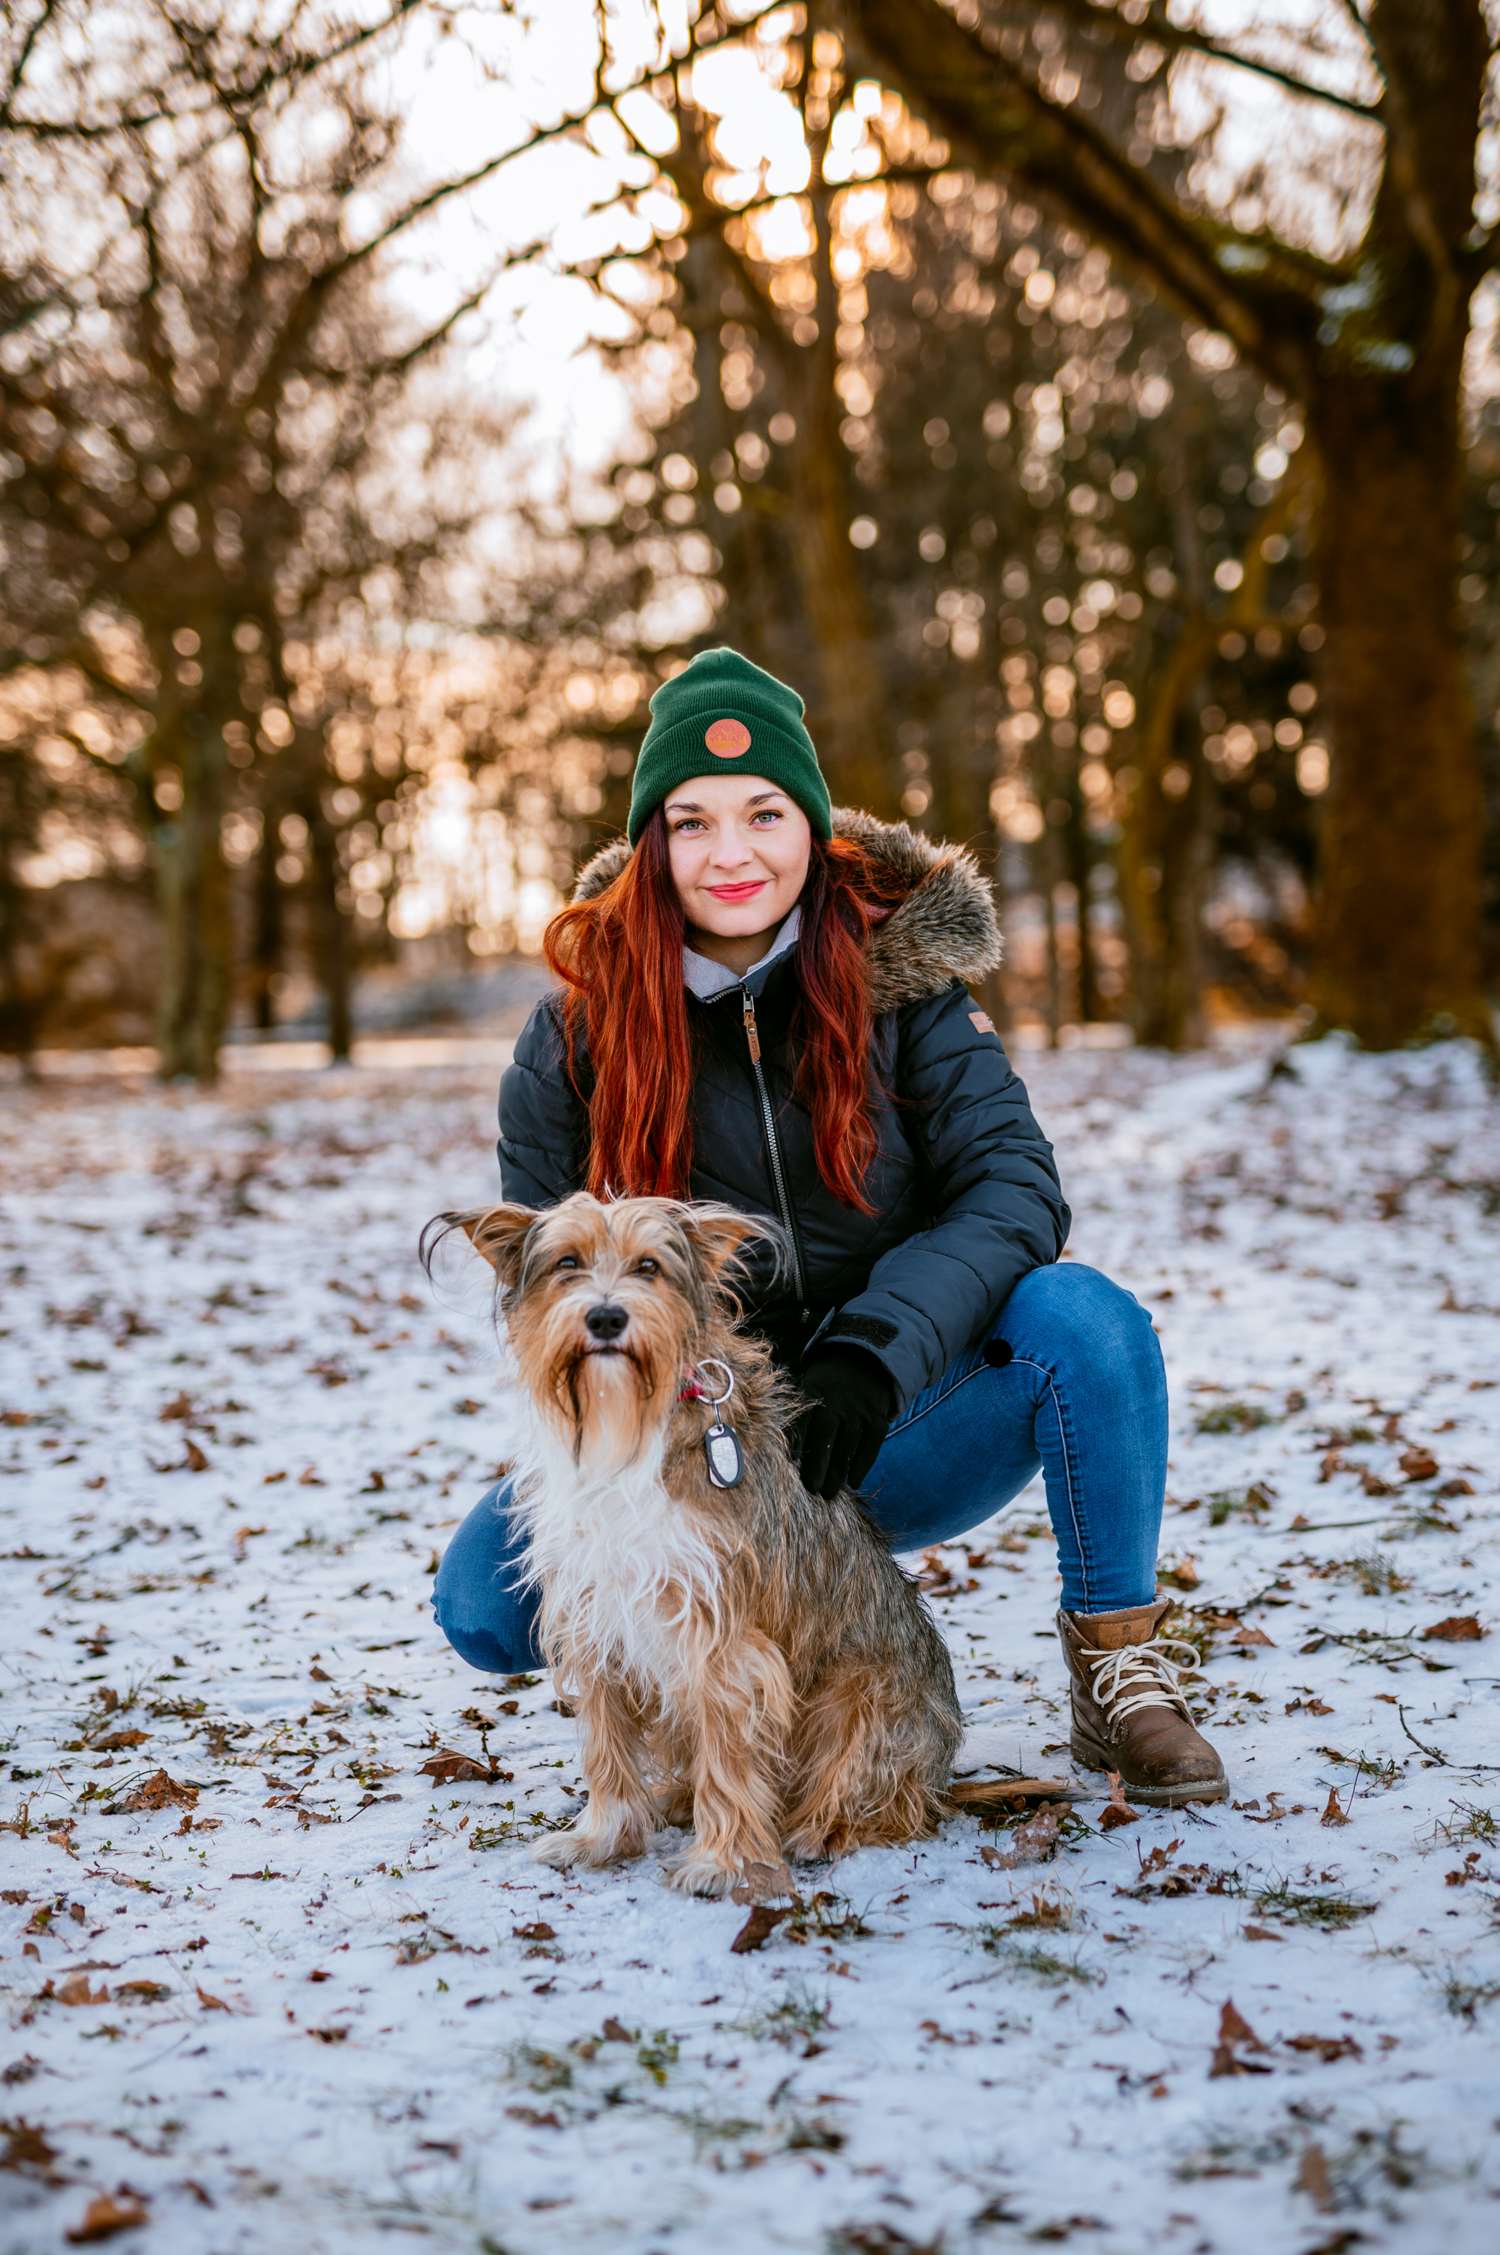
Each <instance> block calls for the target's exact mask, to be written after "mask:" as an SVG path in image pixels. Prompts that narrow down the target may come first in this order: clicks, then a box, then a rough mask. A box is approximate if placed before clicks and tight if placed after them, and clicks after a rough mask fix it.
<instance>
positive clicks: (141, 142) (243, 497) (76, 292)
mask: <svg viewBox="0 0 1500 2255" xmlns="http://www.w3.org/2000/svg"><path fill="white" fill-rule="evenodd" d="M1497 20H1500V19H1497V11H1496V10H1495V8H1494V7H1493V6H1489V7H1485V6H1482V5H1481V4H1480V0H1362V5H1358V6H1357V5H1356V0H1267V4H1265V5H1255V4H1247V0H1197V4H1183V0H1168V4H1166V5H1163V4H1161V0H1118V4H1110V0H1047V4H1045V5H1030V4H1025V0H982V4H980V0H952V4H949V5H945V4H944V0H863V4H860V5H835V4H833V0H799V4H797V5H777V6H770V7H766V6H762V7H758V8H756V7H752V6H748V5H742V6H732V5H727V4H726V5H721V6H716V7H711V6H701V5H698V4H697V0H683V4H681V5H665V4H662V5H648V4H647V0H545V4H542V0H530V4H528V5H508V4H505V0H473V4H458V0H353V4H344V5H338V6H331V5H322V4H320V0H234V4H225V0H174V4H171V5H168V4H165V0H108V4H106V5H102V6H101V5H99V4H97V0H94V4H92V5H85V4H84V0H18V5H17V6H16V7H15V8H14V9H12V10H10V11H8V12H7V17H6V25H5V29H4V31H3V33H0V1047H3V1049H4V1050H6V1051H8V1052H10V1053H12V1054H14V1055H15V1056H18V1057H20V1058H21V1059H22V1060H23V1061H25V1060H28V1059H30V1058H32V1057H33V1056H34V1055H35V1054H36V1053H37V1052H39V1051H44V1050H47V1049H50V1048H52V1047H55V1046H65V1045H73V1046H77V1045H87V1046H91V1047H98V1046H105V1045H110V1044H119V1043H133V1044H137V1045H143V1044H149V1045H153V1046H154V1054H155V1062H156V1064H157V1067H158V1069H159V1070H160V1071H161V1073H162V1074H163V1075H164V1076H165V1077H167V1078H178V1077H183V1076H186V1077H190V1078H194V1079H198V1080H209V1079H211V1078H212V1077H213V1076H214V1074H215V1072H216V1070H217V1067H218V1063H219V1060H220V1057H221V1053H222V1052H223V1050H224V1047H225V1044H226V1043H242V1042H244V1041H247V1040H254V1039H257V1038H265V1037H268V1036H273V1035H276V1034H278V1033H279V1034H282V1035H285V1034H287V1033H289V1032H290V1033H297V1032H301V1033H312V1034H316V1035H318V1036H319V1038H321V1039H322V1040H324V1041H325V1042H326V1043H327V1045H328V1049H329V1053H330V1054H331V1055H333V1056H335V1057H343V1056H347V1055H348V1054H349V1053H350V1050H351V1045H352V1043H353V1041H354V1039H355V1034H356V1029H357V1028H358V1027H361V1026H369V1027H376V1028H381V1027H384V1028H397V1027H410V1026H412V1025H432V1024H436V1023H439V1022H441V1021H443V1020H445V1019H447V1020H459V1021H464V1022H467V1021H469V1020H471V1019H473V1018H475V1017H480V1018H487V1019H488V1018H492V1017H493V1016H494V1014H495V1013H496V1012H498V1013H499V1014H500V1015H501V1017H502V1018H503V1017H504V1016H505V1015H506V1014H507V1013H509V1014H510V1015H511V1016H512V1017H513V1015H514V1011H515V1009H516V1007H517V1005H518V1002H519V1001H520V1000H524V999H527V998H529V995H530V994H531V992H533V991H534V990H535V987H536V985H537V983H538V980H539V978H540V975H541V974H540V967H539V965H538V963H537V950H538V947H539V942H540V934H541V930H542V927H543V926H544V924H545V922H546V919H547V916H548V914H549V913H550V911H551V910H552V908H554V907H555V906H556V905H557V903H558V902H559V900H561V899H563V898H566V896H567V891H568V888H569V885H570V882H571V873H572V871H573V869H574V867H575V866H576V864H577V862H578V860H579V858H580V857H581V856H582V855H583V854H584V853H586V852H587V851H588V850H589V849H590V848H591V847H592V846H593V845H594V844H597V843H598V842H599V840H600V839H601V838H602V837H604V836H607V835H609V834H611V833H612V832H614V831H616V830H618V829H619V828H620V827H621V826H622V825H623V819H624V812H625V807H626V803H627V799H628V789H629V772H630V767H631V764H632V761H633V758H634V754H635V751H636V749H637V747H638V745H639V742H640V739H641V737H642V735H643V733H644V730H645V726H646V723H647V719H648V712H647V704H648V699H649V697H650V695H651V692H652V691H653V690H654V688H655V687H656V686H657V685H658V683H659V682H660V681H661V680H663V679H664V678H666V677H667V676H668V675H669V674H670V673H671V672H672V671H674V670H676V669H677V668H678V667H679V666H681V665H682V664H683V663H685V662H686V660H687V659H688V657H689V656H690V655H691V654H692V653H693V651H694V650H696V649H699V648H702V647H705V646H708V645H710V644H712V643H715V642H719V641H729V642H732V643H733V644H734V645H735V646H736V647H738V648H739V649H741V650H743V651H745V652H746V653H747V654H748V655H751V656H753V657H754V658H756V659H757V660H758V661H759V662H760V663H762V664H764V665H767V666H768V667H770V668H771V669H772V670H773V671H774V672H776V673H778V674H779V675H781V676H782V677H783V678H785V679H787V680H789V681H791V682H793V683H794V684H796V685H797V686H798V687H799V688H801V689H802V691H803V693H804V695H805V696H806V698H807V704H808V718H809V723H810V725H811V727H812V729H813V733H814V737H815V740H816V742H817V744H818V747H819V752H820V757H821V759H822V762H823V765H824V768H825V771H826V772H827V774H828V776H829V778H830V783H831V787H832V790H833V795H834V798H835V800H836V801H844V802H850V803H858V804H862V805H865V806H868V807H870V808H872V809H874V810H875V811H876V812H878V813H880V814H882V815H885V816H888V817H898V816H899V817H904V818H906V819H909V820H910V821H912V822H913V823H915V824H918V825H920V826H921V827H923V828H924V829H926V830H928V831H929V832H931V833H932V834H935V835H940V836H946V837H951V838H956V839H962V840H963V841H965V842H966V843H968V844H969V845H970V846H972V847H973V848H974V849H975V851H976V852H977V853H978V854H979V856H980V858H981V860H982V861H983V863H984V865H985V867H986V868H987V870H988V871H989V872H990V873H991V874H992V876H993V878H994V880H995V883H996V885H997V888H998V891H999V894H1000V898H1001V910H1002V916H1003V918H1004V921H1005V924H1006V928H1007V933H1008V941H1009V945H1008V961H1007V964H1006V966H1005V968H1004V970H1003V971H1002V972H1001V973H1000V974H998V975H997V977H996V979H995V981H994V982H993V991H992V992H990V993H989V994H988V996H987V998H986V999H987V1000H988V1001H989V1003H990V1006H991V1008H992V1009H993V1010H994V1011H995V1012H996V1013H997V1014H998V1015H999V1017H1000V1019H1001V1021H1002V1022H1003V1023H1004V1024H1005V1025H1006V1026H1008V1027H1015V1026H1017V1025H1026V1026H1028V1027H1030V1028H1032V1029H1040V1038H1042V1039H1044V1040H1046V1041H1048V1042H1051V1043H1056V1042H1058V1041H1061V1040H1065V1039H1068V1038H1072V1037H1073V1033H1074V1031H1075V1030H1076V1029H1083V1028H1090V1027H1102V1026H1113V1027H1116V1028H1119V1029H1121V1032H1122V1034H1123V1036H1124V1037H1125V1038H1131V1039H1134V1040H1136V1041H1138V1042H1143V1043H1154V1044H1160V1045H1162V1046H1164V1047H1166V1048H1170V1049H1177V1048H1184V1047H1190V1046H1193V1045H1195V1044H1198V1043H1201V1042H1202V1041H1204V1040H1205V1039H1207V1038H1208V1037H1209V1035H1210V1034H1211V1031H1212V1029H1213V1027H1214V1026H1215V1025H1216V1024H1218V1023H1220V1022H1222V1021H1223V1020H1225V1019H1230V1018H1236V1017H1243V1016H1245V1015H1246V1014H1262V1015H1272V1016H1280V1015H1286V1016H1288V1017H1289V1019H1290V1020H1291V1021H1292V1023H1293V1025H1294V1026H1295V1027H1296V1028H1297V1030H1299V1031H1301V1032H1303V1033H1306V1034H1309V1035H1315V1034H1317V1033H1318V1032H1320V1031H1324V1030H1326V1029H1327V1028H1329V1027H1331V1026H1340V1027H1344V1028H1346V1029H1348V1031H1349V1032H1350V1033H1351V1034H1352V1035H1353V1036H1354V1037H1355V1038H1356V1040H1358V1041H1359V1042H1360V1043H1362V1044H1364V1045H1366V1046H1368V1047H1371V1048H1392V1047H1399V1046H1403V1045H1405V1044H1408V1043H1424V1042H1427V1041H1430V1040H1432V1039H1434V1038H1441V1037H1442V1036H1444V1035H1448V1034H1454V1033H1458V1034H1467V1035H1474V1036H1477V1037H1478V1038H1480V1039H1481V1041H1483V1042H1485V1043H1486V1044H1487V1045H1489V1046H1491V1047H1493V1043H1494V1031H1493V1027H1494V1020H1493V1014H1492V1008H1491V1002H1492V998H1493V995H1494V990H1495V984H1496V974H1497V967H1500V609H1497V603H1496V580H1497V573H1500V536H1497V531H1496V502H1497V500H1500V372H1497V357H1496V351H1495V319H1496V308H1497V304H1500V288H1497V280H1496V269H1497V263H1500V227H1497V221H1500V178H1497V165H1496V151H1497V136H1496V72H1495V50H1496V35H1497Z"/></svg>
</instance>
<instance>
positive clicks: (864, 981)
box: [542, 806, 911, 1214]
mask: <svg viewBox="0 0 1500 2255" xmlns="http://www.w3.org/2000/svg"><path fill="white" fill-rule="evenodd" d="M910 889H911V880H910V878H909V877H908V876H906V875H903V874H902V873H901V872H900V871H898V870H894V869H892V868H890V867H889V866H888V865H887V864H886V863H884V862H881V861H877V860H876V859H875V858H874V857H873V856H872V855H870V854H868V853H866V852H865V850H864V848H863V847H862V846H858V845H856V844H855V843H854V841H853V840H852V839H850V838H839V837H835V838H830V839H828V840H827V841H826V842H825V841H824V840H823V839H822V838H820V837H818V836H817V835H816V834H814V836H813V840H812V852H811V856H810V859H809V863H808V871H807V877H806V880H805V882H804V884H803V887H802V892H801V894H800V896H799V897H800V900H801V905H802V922H801V925H800V928H799V930H798V933H797V940H796V970H797V976H798V983H799V990H800V991H799V994H798V999H797V1003H796V1005H795V1009H794V1013H793V1018H792V1024H791V1043H792V1048H793V1050H794V1051H795V1053H796V1056H797V1066H796V1071H795V1076H794V1084H793V1085H794V1087H795V1090H796V1093H797V1095H798V1096H799V1097H801V1099H802V1101H803V1102H804V1103H805V1104H806V1106H807V1108H808V1111H809V1113H810V1114H811V1116H812V1125H813V1148H814V1152H815V1155H816V1158H817V1166H818V1173H819V1174H820V1176H821V1177H822V1179H823V1181H824V1182H825V1183H826V1184H827V1186H828V1188H829V1190H830V1191H831V1192H832V1193H833V1195H834V1196H835V1197H836V1198H839V1199H841V1200H842V1201H843V1202H844V1204H846V1205H850V1206H854V1207H856V1208H858V1210H859V1211H860V1212H861V1213H865V1214H872V1213H874V1211H875V1208H874V1207H873V1206H872V1205H871V1203H870V1201H869V1200H868V1199H867V1198H866V1197H865V1195H864V1191H863V1188H862V1187H861V1186H862V1184H863V1181H864V1177H865V1174H866V1171H867V1170H868V1168H869V1165H870V1162H871V1160H872V1159H873V1158H874V1156H875V1151H876V1147H877V1142H878V1137H877V1132H876V1128H875V1123H874V1118H873V1116H872V1110H871V1092H870V1038H871V1030H872V1026H873V1013H872V1011H871V1007H870V991H869V971H868V962H867V952H866V951H867V946H868V942H869V937H870V934H871V932H872V931H873V930H874V928H875V926H876V925H877V924H879V923H881V922H882V921H883V920H884V918H885V917H887V916H888V915H889V914H890V912H891V910H892V909H893V908H894V907H896V906H897V904H898V903H899V902H900V901H901V900H903V899H904V898H905V897H906V895H907V893H908V892H909V891H910ZM686 923H687V920H686V917H685V916H684V914H683V908H682V903H681V901H680V900H679V898H678V895H677V888H676V885H675V883H674V881H673V878H672V869H671V861H670V857H669V852H668V846H667V827H666V820H665V817H664V815H663V812H662V809H661V807H659V806H658V807H656V808H654V809H653V810H652V813H651V816H650V818H649V820H648V821H647V823H646V825H645V827H644V829H643V830H642V831H641V834H640V837H639V838H638V839H637V841H636V845H635V850H634V852H633V853H632V854H631V856H630V859H629V860H628V861H627V862H626V864H625V866H624V868H623V869H622V870H621V871H620V873H619V875H618V876H617V877H616V878H615V879H614V881H613V883H612V884H609V885H607V886H605V887H604V889H603V891H602V892H599V893H596V894H594V895H593V896H592V897H591V898H590V899H588V900H579V901H570V902H569V903H568V905H567V907H565V908H562V909H559V911H558V913H557V914H556V915H555V916H554V917H553V918H552V920H551V922H550V923H549V924H548V926H547V929H546V931H545V933H544V934H543V936H542V952H543V954H544V956H545V957H546V960H547V963H548V966H549V967H550V969H551V970H552V972H553V973H554V975H555V976H556V977H557V978H558V979H559V980H560V981H561V982H562V985H563V988H564V994H563V1024H564V1031H565V1034H566V1043H567V1069H568V1077H569V1079H570V1081H571V1082H572V1083H573V1086H574V1088H575V1090H577V1092H578V1094H579V1096H580V1097H582V1095H583V1091H582V1089H581V1088H580V1087H579V1082H578V1073H577V1045H578V1037H579V1034H580V1032H581V1033H582V1034H583V1037H584V1040H585V1042H586V1044H587V1048H588V1057H589V1062H590V1064H591V1065H592V1067H593V1072H594V1088H593V1093H592V1096H591V1097H590V1098H588V1099H587V1102H588V1108H589V1129H590V1146H591V1148H590V1152H589V1170H588V1180H587V1187H588V1188H589V1189H590V1190H591V1191H592V1192H593V1194H594V1196H595V1197H596V1198H611V1197H615V1198H623V1197H668V1198H686V1197H687V1196H689V1195H690V1193H689V1189H688V1177H689V1170H690V1169H691V1166H692V1162H693V1131H692V1090H693V1073H694V1062H693V1056H692V1039H691V1033H690V1029H689V1023H688V1012H687V1002H686V999H685V992H684V983H683V976H682V949H683V942H684V938H685V935H686Z"/></svg>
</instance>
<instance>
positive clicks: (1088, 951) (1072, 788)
mask: <svg viewBox="0 0 1500 2255" xmlns="http://www.w3.org/2000/svg"><path fill="white" fill-rule="evenodd" d="M1064 796H1065V797H1066V799H1067V801H1068V819H1067V822H1066V824H1065V825H1064V828H1063V838H1062V848H1063V863H1064V867H1065V869H1066V872H1067V877H1068V881H1069V883H1070V884H1071V885H1072V887H1073V891H1074V893H1075V895H1076V896H1077V903H1078V905H1077V908H1076V909H1075V911H1074V930H1075V931H1076V933H1077V941H1076V945H1077V950H1078V954H1077V971H1078V987H1077V993H1078V1022H1079V1024H1080V1025H1084V1026H1090V1025H1093V1024H1094V1022H1095V1021H1096V1019H1099V1018H1101V1017H1103V1016H1104V1015H1105V1013H1104V1010H1103V1008H1102V1006H1101V1003H1100V999H1099V957H1098V951H1097V949H1096V948H1095V945H1094V928H1093V924H1092V922H1091V920H1090V916H1089V909H1090V907H1091V905H1092V901H1093V893H1092V888H1091V886H1090V884H1089V878H1090V876H1091V875H1092V873H1093V867H1094V851H1093V847H1092V845H1091V843H1090V840H1089V832H1088V802H1087V800H1086V799H1085V798H1084V795H1083V792H1082V791H1081V790H1080V789H1079V786H1078V783H1077V780H1076V778H1073V779H1071V780H1070V781H1069V782H1068V783H1067V784H1066V785H1065V786H1064Z"/></svg>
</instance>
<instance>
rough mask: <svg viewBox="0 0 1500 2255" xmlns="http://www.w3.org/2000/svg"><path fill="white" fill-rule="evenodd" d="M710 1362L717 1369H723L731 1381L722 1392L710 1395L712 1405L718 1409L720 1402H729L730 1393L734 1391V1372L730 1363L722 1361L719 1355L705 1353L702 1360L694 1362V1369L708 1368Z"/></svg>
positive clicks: (709, 1399)
mask: <svg viewBox="0 0 1500 2255" xmlns="http://www.w3.org/2000/svg"><path fill="white" fill-rule="evenodd" d="M710 1364H712V1366H713V1368H714V1369H715V1370H722V1371H723V1373H724V1376H725V1377H726V1378H727V1379H728V1381H729V1383H728V1385H727V1386H726V1387H725V1388H724V1391H723V1393H722V1394H710V1395H709V1396H708V1401H709V1404H710V1406H711V1407H712V1408H714V1409H715V1410H717V1409H718V1408H719V1406H720V1404H721V1403H723V1402H727V1401H728V1399H729V1397H730V1395H731V1394H732V1393H733V1392H734V1372H733V1371H732V1370H731V1369H730V1367H729V1365H728V1363H727V1362H721V1361H720V1360H719V1357H718V1356H717V1355H705V1356H704V1357H703V1358H702V1360H701V1361H699V1362H695V1363H694V1365H693V1368H694V1370H706V1369H707V1368H708V1367H709V1365H710Z"/></svg>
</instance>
